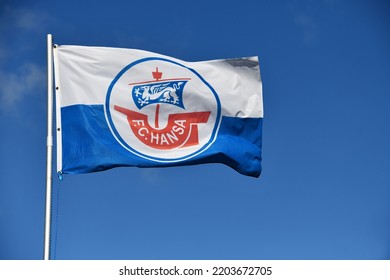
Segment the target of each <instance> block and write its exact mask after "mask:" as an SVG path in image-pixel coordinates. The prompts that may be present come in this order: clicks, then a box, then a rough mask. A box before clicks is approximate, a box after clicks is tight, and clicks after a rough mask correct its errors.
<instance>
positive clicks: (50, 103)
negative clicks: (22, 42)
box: [44, 34, 53, 260]
mask: <svg viewBox="0 0 390 280" xmlns="http://www.w3.org/2000/svg"><path fill="white" fill-rule="evenodd" d="M46 148H47V153H46V155H47V157H46V211H45V243H44V260H49V259H50V222H51V189H52V181H53V180H52V165H53V164H52V160H53V38H52V35H51V34H47V144H46Z"/></svg>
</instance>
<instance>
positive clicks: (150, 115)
mask: <svg viewBox="0 0 390 280" xmlns="http://www.w3.org/2000/svg"><path fill="white" fill-rule="evenodd" d="M53 53H54V72H55V95H56V121H57V171H58V172H59V173H63V174H78V173H89V172H96V171H102V170H106V169H110V168H113V167H118V166H136V167H167V166H180V165H194V164H203V163H223V164H226V165H228V166H230V167H232V168H234V169H235V170H237V171H238V172H240V173H242V174H244V175H249V176H254V177H258V176H259V175H260V173H261V142H262V121H263V102H262V84H261V78H260V69H259V63H258V58H257V57H247V58H237V59H220V60H211V61H200V62H186V61H182V60H179V59H176V58H172V57H168V56H164V55H160V54H156V53H151V52H147V51H142V50H135V49H122V48H106V47H85V46H66V45H64V46H54V50H53Z"/></svg>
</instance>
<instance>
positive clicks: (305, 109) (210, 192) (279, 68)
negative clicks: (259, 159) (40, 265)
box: [0, 0, 390, 259]
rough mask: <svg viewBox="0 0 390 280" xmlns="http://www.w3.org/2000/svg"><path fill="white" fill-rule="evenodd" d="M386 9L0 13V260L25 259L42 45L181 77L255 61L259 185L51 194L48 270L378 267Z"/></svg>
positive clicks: (152, 4) (40, 219)
mask: <svg viewBox="0 0 390 280" xmlns="http://www.w3.org/2000/svg"><path fill="white" fill-rule="evenodd" d="M389 12H390V5H389V3H388V2H387V1H372V0H367V1H362V0H360V1H332V0H327V1H325V0H324V1H310V0H303V1H247V0H243V1H238V2H237V1H203V0H199V1H152V0H150V1H114V0H113V1H109V2H105V1H79V0H77V1H76V0H69V1H42V0H36V1H23V0H20V1H7V0H6V1H2V2H1V4H0V128H1V138H0V170H1V172H0V173H1V175H0V259H41V258H42V256H43V229H44V204H45V172H46V166H45V164H46V34H47V33H52V34H53V36H54V41H55V43H56V44H60V45H61V44H64V45H92V46H108V47H123V48H137V49H144V50H148V51H152V52H157V53H161V54H165V55H169V56H173V57H176V58H179V59H182V60H187V61H200V60H209V59H218V58H234V57H243V56H252V55H258V56H259V58H260V67H261V75H262V80H263V94H264V111H265V117H264V127H263V173H262V175H261V177H260V178H258V179H255V178H251V177H246V176H243V175H240V174H239V173H237V172H235V171H234V170H232V169H230V168H229V167H227V166H224V165H221V164H207V165H199V166H191V167H177V168H164V169H138V168H117V169H113V170H109V171H105V172H100V173H94V174H86V175H68V176H65V178H64V180H63V181H59V180H58V179H57V178H54V180H53V231H52V258H56V259H389V258H390V163H389V158H390V126H389V121H390V109H389V104H390V51H389V50H390V19H389Z"/></svg>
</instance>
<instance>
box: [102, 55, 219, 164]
mask: <svg viewBox="0 0 390 280" xmlns="http://www.w3.org/2000/svg"><path fill="white" fill-rule="evenodd" d="M105 112H106V118H107V121H108V124H109V127H110V129H111V132H112V133H113V135H114V137H115V138H116V140H117V141H118V142H119V143H120V144H121V145H122V146H123V147H124V148H126V149H127V150H128V151H129V152H132V153H134V154H136V155H138V156H141V157H143V158H146V159H149V160H153V161H161V162H175V161H181V160H185V159H187V158H190V157H193V156H195V155H197V154H199V153H202V152H203V151H205V150H206V149H207V148H209V147H210V145H211V144H212V143H213V142H214V140H215V137H216V135H217V132H218V128H219V124H220V119H221V106H220V101H219V98H218V95H217V93H216V92H215V90H214V89H213V88H212V86H211V85H210V84H209V83H207V81H205V80H204V79H203V77H202V76H201V75H200V74H199V73H197V72H196V71H195V70H193V69H191V68H189V67H186V66H184V65H182V64H179V63H177V62H175V61H171V60H168V59H164V58H145V59H141V60H138V61H135V62H133V63H131V64H129V65H128V66H126V67H125V68H124V69H123V70H122V71H120V72H119V74H118V75H117V76H116V77H115V79H114V80H113V81H112V83H111V85H110V87H109V89H108V92H107V97H106V104H105Z"/></svg>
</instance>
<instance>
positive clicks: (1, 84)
mask: <svg viewBox="0 0 390 280" xmlns="http://www.w3.org/2000/svg"><path fill="white" fill-rule="evenodd" d="M48 19H49V17H47V16H45V15H44V14H42V13H41V12H39V11H35V10H31V9H27V8H15V7H12V6H10V5H6V6H4V7H2V11H1V12H0V111H3V112H8V111H14V109H15V108H16V107H17V105H18V104H20V102H24V99H25V98H26V97H28V96H32V95H34V93H35V94H37V93H41V91H42V90H44V87H45V85H46V74H45V73H46V70H45V66H46V61H42V65H39V64H37V63H33V62H32V61H31V60H32V59H31V58H32V57H35V56H36V53H37V50H36V47H37V44H35V42H32V41H31V38H34V37H37V36H38V35H39V36H41V34H42V33H43V31H44V29H45V27H46V23H47V22H48ZM42 38H43V36H42ZM26 46H28V47H26Z"/></svg>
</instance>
